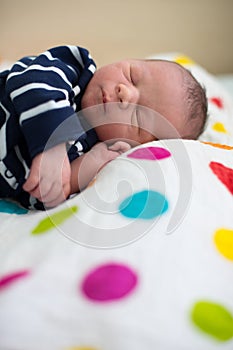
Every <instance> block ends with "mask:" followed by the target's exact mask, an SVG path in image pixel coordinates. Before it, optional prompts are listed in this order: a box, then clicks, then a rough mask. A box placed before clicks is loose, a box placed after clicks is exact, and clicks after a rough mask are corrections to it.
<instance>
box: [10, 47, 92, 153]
mask: <svg viewBox="0 0 233 350" xmlns="http://www.w3.org/2000/svg"><path fill="white" fill-rule="evenodd" d="M93 66H94V67H95V64H94V62H93V60H92V59H91V57H90V55H89V52H88V51H87V50H85V49H83V48H79V47H77V46H60V47H57V48H53V49H50V50H48V51H46V52H44V53H43V54H41V55H39V56H37V57H27V58H25V59H22V60H20V61H18V62H16V64H15V65H14V66H13V67H12V69H11V72H10V74H9V75H8V78H7V83H6V89H7V92H8V95H9V96H10V99H11V101H12V103H13V105H14V109H15V111H16V114H17V116H18V117H19V124H20V127H21V129H22V132H23V134H24V137H25V139H26V142H27V145H28V148H29V153H30V155H31V157H32V158H34V157H35V156H36V155H37V154H38V153H40V152H42V151H43V150H44V149H45V148H50V147H53V146H55V145H56V144H59V143H61V142H67V141H69V140H73V139H77V137H79V136H80V134H81V133H82V132H83V130H82V126H81V124H80V122H79V121H78V118H77V116H76V114H75V111H76V105H75V102H74V100H75V97H76V96H77V94H80V92H82V91H83V89H84V88H85V85H87V83H88V82H89V80H90V79H91V77H92V75H93V72H94V70H93V69H92V68H91V67H93ZM82 81H84V84H82V83H81V85H82V86H80V82H82Z"/></svg>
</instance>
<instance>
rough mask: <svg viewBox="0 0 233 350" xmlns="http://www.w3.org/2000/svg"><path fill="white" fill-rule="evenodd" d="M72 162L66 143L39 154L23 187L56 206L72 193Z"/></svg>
mask: <svg viewBox="0 0 233 350" xmlns="http://www.w3.org/2000/svg"><path fill="white" fill-rule="evenodd" d="M70 176H71V169H70V162H69V159H68V156H67V151H66V145H65V143H63V144H59V145H57V146H55V147H53V148H51V149H49V150H47V151H44V152H42V153H40V154H38V155H37V156H36V157H35V158H34V159H33V161H32V165H31V169H30V173H29V177H28V178H27V180H26V182H25V183H24V185H23V189H24V190H25V191H26V192H29V193H30V195H31V196H33V197H35V198H37V199H38V200H40V201H41V202H43V203H44V204H45V206H46V207H55V206H57V205H58V204H60V203H62V202H63V201H64V200H65V199H66V198H67V197H68V196H69V194H70Z"/></svg>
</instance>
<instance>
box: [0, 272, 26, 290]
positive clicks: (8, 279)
mask: <svg viewBox="0 0 233 350" xmlns="http://www.w3.org/2000/svg"><path fill="white" fill-rule="evenodd" d="M29 274H30V271H29V270H22V271H17V272H13V273H9V274H7V275H5V276H3V277H1V278H0V290H1V289H3V288H6V287H8V286H10V285H11V284H13V283H15V282H16V281H18V280H19V279H20V278H24V277H27V276H28V275H29Z"/></svg>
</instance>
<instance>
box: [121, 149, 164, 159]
mask: <svg viewBox="0 0 233 350" xmlns="http://www.w3.org/2000/svg"><path fill="white" fill-rule="evenodd" d="M170 156H171V153H170V152H169V151H168V150H167V149H165V148H163V147H142V148H138V149H136V150H135V151H133V152H131V153H129V154H128V155H127V157H129V158H135V159H148V160H160V159H164V158H167V157H170Z"/></svg>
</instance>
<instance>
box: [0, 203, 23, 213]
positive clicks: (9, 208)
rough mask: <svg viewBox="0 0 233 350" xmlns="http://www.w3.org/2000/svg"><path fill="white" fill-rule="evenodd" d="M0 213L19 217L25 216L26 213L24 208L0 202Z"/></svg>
mask: <svg viewBox="0 0 233 350" xmlns="http://www.w3.org/2000/svg"><path fill="white" fill-rule="evenodd" d="M0 212H1V213H8V214H18V215H21V214H27V212H28V211H27V210H26V209H24V208H21V207H20V206H18V205H17V204H16V203H13V202H8V201H5V200H0Z"/></svg>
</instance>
